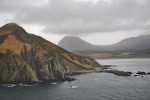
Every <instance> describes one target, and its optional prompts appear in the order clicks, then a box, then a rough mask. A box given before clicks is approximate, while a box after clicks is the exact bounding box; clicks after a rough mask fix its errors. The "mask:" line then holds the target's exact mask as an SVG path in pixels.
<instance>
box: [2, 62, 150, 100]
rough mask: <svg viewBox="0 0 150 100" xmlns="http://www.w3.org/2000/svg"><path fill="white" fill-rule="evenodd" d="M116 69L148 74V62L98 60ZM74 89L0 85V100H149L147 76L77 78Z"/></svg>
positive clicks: (149, 77) (66, 86) (50, 85)
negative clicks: (139, 71) (114, 66)
mask: <svg viewBox="0 0 150 100" xmlns="http://www.w3.org/2000/svg"><path fill="white" fill-rule="evenodd" d="M98 62H100V63H102V64H112V65H118V66H122V67H116V69H119V70H127V71H132V72H136V71H138V70H141V71H146V72H148V71H149V72H150V59H109V60H98ZM76 78H77V80H76V81H73V82H72V85H73V86H74V88H68V83H67V82H62V83H57V84H46V85H34V86H15V87H6V86H0V100H150V76H146V77H134V76H131V77H123V76H116V75H113V74H109V73H90V74H84V75H78V76H76Z"/></svg>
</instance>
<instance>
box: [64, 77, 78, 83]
mask: <svg viewBox="0 0 150 100" xmlns="http://www.w3.org/2000/svg"><path fill="white" fill-rule="evenodd" d="M74 80H76V79H75V78H73V77H65V81H68V82H71V81H74Z"/></svg>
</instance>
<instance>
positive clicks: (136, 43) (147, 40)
mask: <svg viewBox="0 0 150 100" xmlns="http://www.w3.org/2000/svg"><path fill="white" fill-rule="evenodd" d="M111 47H113V48H114V50H126V51H127V50H136V51H140V50H150V35H142V36H137V37H131V38H127V39H124V40H122V41H120V42H119V43H117V44H114V45H111Z"/></svg>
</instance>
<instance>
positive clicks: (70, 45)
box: [58, 36, 103, 51]
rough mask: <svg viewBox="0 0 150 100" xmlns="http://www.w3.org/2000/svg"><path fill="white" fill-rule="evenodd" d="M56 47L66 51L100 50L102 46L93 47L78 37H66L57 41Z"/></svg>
mask: <svg viewBox="0 0 150 100" xmlns="http://www.w3.org/2000/svg"><path fill="white" fill-rule="evenodd" d="M58 45H59V46H60V47H62V48H64V49H66V50H68V51H87V50H89V51H90V50H91V51H92V50H102V49H103V46H99V45H93V44H90V43H88V42H86V41H84V40H82V39H81V38H80V37H74V36H66V37H64V38H63V39H62V40H60V41H59V43H58Z"/></svg>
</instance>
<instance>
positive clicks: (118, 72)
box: [105, 70, 132, 76]
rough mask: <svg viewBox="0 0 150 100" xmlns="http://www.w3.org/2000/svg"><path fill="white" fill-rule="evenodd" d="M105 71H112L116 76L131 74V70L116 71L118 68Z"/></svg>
mask: <svg viewBox="0 0 150 100" xmlns="http://www.w3.org/2000/svg"><path fill="white" fill-rule="evenodd" d="M105 72H107V73H113V74H115V75H118V76H131V74H132V72H125V71H118V70H106V71H105Z"/></svg>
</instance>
